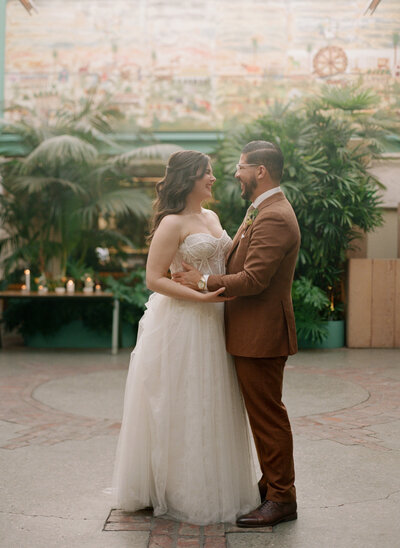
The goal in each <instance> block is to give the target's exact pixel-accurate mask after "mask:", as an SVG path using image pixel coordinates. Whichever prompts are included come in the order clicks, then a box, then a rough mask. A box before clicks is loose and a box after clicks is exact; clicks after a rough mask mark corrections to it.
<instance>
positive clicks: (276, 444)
mask: <svg viewBox="0 0 400 548" xmlns="http://www.w3.org/2000/svg"><path fill="white" fill-rule="evenodd" d="M234 359H235V366H236V371H237V375H238V378H239V383H240V387H241V389H242V394H243V397H244V402H245V405H246V409H247V413H248V416H249V420H250V426H251V429H252V432H253V437H254V442H255V445H256V449H257V453H258V459H259V461H260V467H261V472H262V478H261V480H260V482H259V483H260V485H261V486H262V487H263V488H264V489H268V494H267V499H268V500H273V501H276V502H290V501H295V500H296V489H295V487H294V462H293V438H292V431H291V428H290V422H289V418H288V414H287V411H286V407H285V406H284V404H283V403H282V383H283V370H284V367H285V363H286V360H287V356H281V357H278V358H246V357H241V356H234Z"/></svg>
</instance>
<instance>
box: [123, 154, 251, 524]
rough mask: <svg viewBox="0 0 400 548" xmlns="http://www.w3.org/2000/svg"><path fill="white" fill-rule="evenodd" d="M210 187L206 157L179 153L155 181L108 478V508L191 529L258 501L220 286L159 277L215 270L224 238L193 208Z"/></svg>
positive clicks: (209, 216) (219, 269) (209, 215)
mask: <svg viewBox="0 0 400 548" xmlns="http://www.w3.org/2000/svg"><path fill="white" fill-rule="evenodd" d="M214 181H215V177H214V175H213V172H212V168H211V164H210V159H209V157H208V156H206V155H205V154H202V153H200V152H195V151H179V152H176V153H174V154H172V156H171V157H170V159H169V162H168V165H167V167H166V172H165V176H164V178H163V179H162V180H161V181H160V182H159V183H157V185H156V190H157V196H158V197H157V200H156V202H155V207H154V209H155V211H154V218H153V227H152V231H151V234H150V238H151V245H150V249H149V255H148V261H147V268H146V281H147V285H148V287H149V289H151V290H152V291H154V293H153V294H152V295H151V297H150V299H149V302H148V303H147V310H146V312H145V314H144V316H143V317H142V319H141V321H140V324H139V333H138V340H137V344H136V347H135V349H134V351H133V352H132V356H131V363H130V367H129V373H128V378H127V382H126V389H125V401H124V413H123V420H122V427H121V432H120V436H119V441H118V447H117V455H116V463H115V470H114V481H113V485H114V493H115V502H116V504H117V506H118V508H122V509H124V510H127V511H135V510H139V509H141V508H145V507H148V506H152V507H153V509H154V515H156V516H158V515H162V514H166V515H167V516H169V517H172V518H175V519H178V520H180V521H186V522H190V523H194V524H198V525H205V524H208V523H216V522H222V521H229V522H232V521H235V519H236V517H237V516H238V515H239V514H245V513H247V512H249V511H250V510H252V509H253V508H254V507H255V506H256V505H257V504H259V491H258V486H257V478H256V475H255V470H254V468H253V466H254V465H253V459H252V455H251V443H250V434H249V429H248V425H247V418H246V414H245V410H244V405H243V401H242V397H241V394H240V392H239V387H238V382H237V379H236V374H235V370H234V365H233V360H232V358H231V357H230V355H229V354H227V352H226V349H225V337H224V318H223V315H224V304H223V301H224V300H226V298H224V297H222V296H221V294H222V293H223V291H224V288H221V289H219V290H218V291H215V292H210V293H208V292H199V291H194V290H192V289H190V288H188V287H185V286H183V285H180V284H177V283H175V282H173V281H172V280H171V279H170V278H169V277H168V271H170V272H171V273H173V272H175V271H178V270H181V269H182V261H185V262H187V263H189V264H191V265H193V266H195V267H196V268H197V269H198V270H200V271H201V272H203V273H204V274H223V273H224V272H225V256H226V254H227V252H228V251H229V248H230V246H231V239H230V238H229V236H228V235H227V233H226V232H225V231H224V230H222V227H221V225H220V222H219V219H218V216H217V215H216V214H215V213H214V212H212V211H211V210H208V209H204V208H202V205H201V204H202V203H203V202H204V201H207V200H210V198H211V189H212V185H213V183H214ZM200 283H201V282H200ZM201 288H202V287H201V286H199V289H201Z"/></svg>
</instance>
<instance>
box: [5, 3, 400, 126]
mask: <svg viewBox="0 0 400 548" xmlns="http://www.w3.org/2000/svg"><path fill="white" fill-rule="evenodd" d="M35 2H36V5H37V8H38V14H34V15H33V16H31V17H30V16H29V15H28V14H27V13H26V12H25V11H24V9H23V8H22V6H21V4H20V3H19V2H18V1H17V0H10V1H9V2H8V4H7V32H6V75H5V84H6V85H5V98H6V101H9V102H10V101H13V100H27V99H28V98H31V96H32V93H33V94H34V95H36V99H35V100H36V102H37V105H38V106H41V107H42V108H51V107H52V105H55V104H56V103H57V101H58V100H59V97H60V96H62V95H65V96H69V97H71V96H73V97H76V96H80V95H82V94H85V93H88V91H90V90H91V89H98V90H101V91H104V92H111V93H113V95H114V96H115V100H116V101H117V102H118V103H119V104H121V105H123V108H124V109H125V110H126V112H127V113H129V115H130V118H131V120H135V121H136V122H137V123H138V124H139V125H141V126H144V127H153V128H155V129H157V128H163V129H169V128H171V129H219V128H222V127H223V125H224V123H225V122H226V121H227V120H230V119H232V118H237V119H239V120H248V119H249V118H250V117H253V116H256V115H258V114H260V113H262V112H263V111H264V110H265V109H266V108H267V107H268V105H269V104H271V103H273V101H274V100H275V99H279V100H283V101H288V100H290V99H291V98H293V97H296V96H298V95H302V94H304V93H307V92H310V91H313V90H314V89H316V88H317V86H319V85H320V84H321V83H328V84H332V85H340V84H343V83H346V82H349V81H353V80H358V79H362V81H363V82H364V83H366V84H367V85H370V86H372V87H374V88H375V89H376V90H377V91H378V92H380V93H381V94H382V95H383V96H387V98H388V100H389V97H388V95H389V93H390V88H391V86H392V85H393V84H394V82H396V80H397V78H400V53H399V52H398V47H399V46H400V44H399V41H400V33H399V32H400V28H399V26H400V1H399V0H385V1H384V2H382V3H381V5H380V6H379V9H378V10H377V11H376V12H375V14H374V16H373V17H365V16H364V15H363V13H364V10H365V7H366V1H365V0H336V1H335V2H332V1H330V0H281V1H278V0H218V1H215V0H187V1H186V2H181V0H168V1H166V0H130V1H126V0H85V1H77V0H69V1H68V2H66V1H64V0H35ZM27 36H29V40H27V39H26V37H27Z"/></svg>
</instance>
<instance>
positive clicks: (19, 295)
mask: <svg viewBox="0 0 400 548" xmlns="http://www.w3.org/2000/svg"><path fill="white" fill-rule="evenodd" d="M6 299H91V300H96V299H97V300H98V299H113V313H112V314H113V317H112V335H111V354H117V353H118V334H119V300H118V299H117V298H116V297H114V295H113V294H112V293H110V292H108V291H94V292H93V293H80V292H75V293H67V292H65V293H63V294H59V293H55V292H53V291H49V292H48V293H38V292H37V291H29V292H28V291H0V303H1V304H0V322H1V320H2V319H3V302H4V301H5V300H6ZM1 329H2V328H1V323H0V347H1V345H2V344H1V341H2V337H1V335H2V332H1Z"/></svg>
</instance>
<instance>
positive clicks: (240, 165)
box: [236, 164, 262, 171]
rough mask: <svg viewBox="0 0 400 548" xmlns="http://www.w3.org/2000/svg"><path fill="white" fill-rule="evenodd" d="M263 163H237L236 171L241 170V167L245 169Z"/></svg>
mask: <svg viewBox="0 0 400 548" xmlns="http://www.w3.org/2000/svg"><path fill="white" fill-rule="evenodd" d="M261 165H262V164H236V171H240V170H241V169H244V168H245V167H250V166H261Z"/></svg>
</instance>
